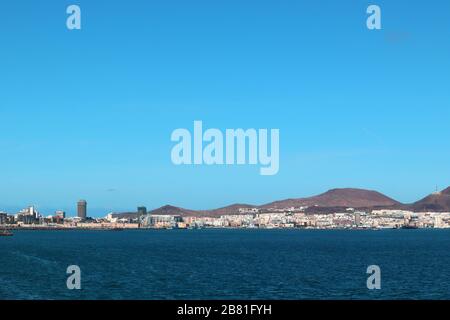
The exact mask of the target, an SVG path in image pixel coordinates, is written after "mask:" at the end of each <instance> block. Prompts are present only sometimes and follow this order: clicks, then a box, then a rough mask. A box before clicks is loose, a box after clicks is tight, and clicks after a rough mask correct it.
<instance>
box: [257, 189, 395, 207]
mask: <svg viewBox="0 0 450 320" xmlns="http://www.w3.org/2000/svg"><path fill="white" fill-rule="evenodd" d="M395 205H400V203H399V202H398V201H396V200H394V199H391V198H389V197H387V196H385V195H383V194H381V193H379V192H377V191H372V190H364V189H354V188H344V189H332V190H329V191H327V192H325V193H322V194H320V195H317V196H313V197H309V198H299V199H287V200H282V201H275V202H272V203H269V204H266V205H264V206H262V207H263V208H287V207H301V206H308V207H312V206H319V207H352V208H368V207H391V206H395Z"/></svg>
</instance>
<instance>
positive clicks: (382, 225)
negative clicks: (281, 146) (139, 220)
mask: <svg viewBox="0 0 450 320" xmlns="http://www.w3.org/2000/svg"><path fill="white" fill-rule="evenodd" d="M273 211H274V212H270V210H268V211H267V212H258V213H252V214H239V215H223V216H220V217H217V218H211V217H187V218H183V221H184V223H185V224H186V225H187V226H191V227H194V228H195V227H198V228H203V227H212V228H266V229H271V228H305V229H399V228H408V229H416V228H450V212H420V213H415V212H411V211H402V210H373V211H371V212H365V211H358V210H354V209H352V208H348V209H346V210H345V211H344V212H335V213H329V214H314V213H305V212H304V210H303V209H299V210H292V209H286V210H277V212H275V210H273ZM281 211H282V212H281Z"/></svg>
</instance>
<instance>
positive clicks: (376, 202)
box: [149, 187, 450, 217]
mask: <svg viewBox="0 0 450 320" xmlns="http://www.w3.org/2000/svg"><path fill="white" fill-rule="evenodd" d="M302 206H307V207H309V211H310V212H323V213H329V212H336V211H339V210H343V209H345V208H350V207H351V208H360V209H369V210H370V209H375V208H377V209H379V208H392V209H393V208H397V209H405V210H412V211H450V187H449V188H447V189H445V190H443V191H441V192H437V193H433V194H431V195H429V196H427V197H425V198H424V199H422V200H420V201H417V202H415V203H413V204H410V205H405V204H402V203H400V202H398V201H396V200H394V199H392V198H389V197H387V196H385V195H383V194H381V193H379V192H377V191H373V190H364V189H354V188H343V189H332V190H329V191H327V192H325V193H322V194H319V195H317V196H313V197H307V198H297V199H286V200H281V201H275V202H271V203H268V204H265V205H262V206H253V205H249V204H233V205H230V206H227V207H223V208H219V209H214V210H189V209H184V208H180V207H174V206H170V205H166V206H164V207H161V208H158V209H155V210H153V211H150V212H149V213H151V214H161V215H181V216H185V217H188V216H197V217H201V216H203V217H218V216H221V215H229V214H242V213H240V212H239V209H240V208H260V209H265V210H268V209H282V208H290V207H297V208H298V207H302ZM307 212H308V210H307Z"/></svg>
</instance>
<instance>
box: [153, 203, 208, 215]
mask: <svg viewBox="0 0 450 320" xmlns="http://www.w3.org/2000/svg"><path fill="white" fill-rule="evenodd" d="M149 213H150V214H155V215H171V216H172V215H173V216H177V215H180V216H184V217H188V216H198V214H199V211H195V210H189V209H184V208H180V207H174V206H170V205H166V206H163V207H161V208H158V209H155V210H152V211H150V212H149Z"/></svg>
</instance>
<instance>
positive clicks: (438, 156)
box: [0, 0, 450, 216]
mask: <svg viewBox="0 0 450 320" xmlns="http://www.w3.org/2000/svg"><path fill="white" fill-rule="evenodd" d="M69 4H78V5H80V6H81V10H82V30H80V31H69V30H67V28H66V24H65V23H66V17H67V14H66V12H65V11H66V7H67V6H68V5H69ZM369 4H378V5H380V6H381V8H382V19H383V20H382V27H383V29H382V30H381V31H369V30H368V29H367V28H366V13H365V11H366V8H367V6H368V5H369ZM194 120H202V121H203V124H204V126H205V127H210V128H219V129H222V130H225V129H226V128H279V129H280V145H281V147H280V148H281V149H280V152H281V157H280V172H279V173H278V175H276V176H272V177H270V176H269V177H268V176H260V175H259V167H258V166H257V167H254V166H244V167H237V166H236V167H220V166H216V167H209V166H201V167H194V166H180V167H176V166H174V165H173V164H172V162H171V159H170V150H171V148H172V146H173V143H172V142H171V141H170V134H171V132H172V131H173V130H174V129H176V128H192V125H193V121H194ZM0 121H1V122H0V123H1V126H0V210H1V209H11V210H12V208H19V207H24V206H26V205H28V204H35V205H37V206H38V207H39V208H41V209H42V210H44V211H46V210H47V211H46V213H47V212H48V213H51V212H49V211H50V210H54V209H58V208H63V209H66V210H67V211H68V213H71V214H73V213H74V211H75V203H76V201H77V200H78V199H80V198H85V199H86V200H87V201H88V203H89V207H90V208H91V209H92V210H91V212H90V214H91V215H94V216H95V215H104V214H106V213H107V212H108V211H109V210H133V209H135V207H136V206H137V205H141V204H143V205H146V206H147V207H148V208H149V209H151V208H156V207H159V206H161V205H164V204H168V203H170V204H173V205H177V206H182V207H187V208H192V209H208V208H215V207H220V206H224V205H228V204H231V203H235V202H245V203H253V204H261V203H266V202H270V201H273V200H277V199H283V198H288V197H302V196H309V195H313V194H317V193H321V192H323V191H326V190H327V189H330V188H335V187H359V188H368V189H376V190H378V191H381V192H383V193H385V194H387V195H389V196H391V197H394V198H396V199H397V200H400V201H404V202H410V201H415V200H417V199H418V198H421V197H423V196H425V195H426V194H428V193H430V192H431V191H433V189H434V187H435V185H438V186H439V187H440V188H444V187H447V186H448V185H450V169H449V163H450V146H449V144H450V139H449V137H450V3H449V2H448V1H438V0H434V1H406V0H404V1H403V0H397V1H379V0H376V1H375V0H374V1H357V0H346V1H334V0H333V1H331V0H330V1H324V0H320V1H318V0H308V1H298V0H295V1H294V0H292V1H274V0H272V1H267V0H258V1H255V0H248V1H243V0H226V1H225V0H216V1H210V0H204V1H197V0H190V1H184V0H177V1H174V0H168V1H137V0H127V1H123V0H121V1H98V0H95V1H94V0H89V1H87V0H83V1H63V0H59V1H31V0H28V1H25V0H14V1H12V0H8V1H2V4H1V6H0Z"/></svg>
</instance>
